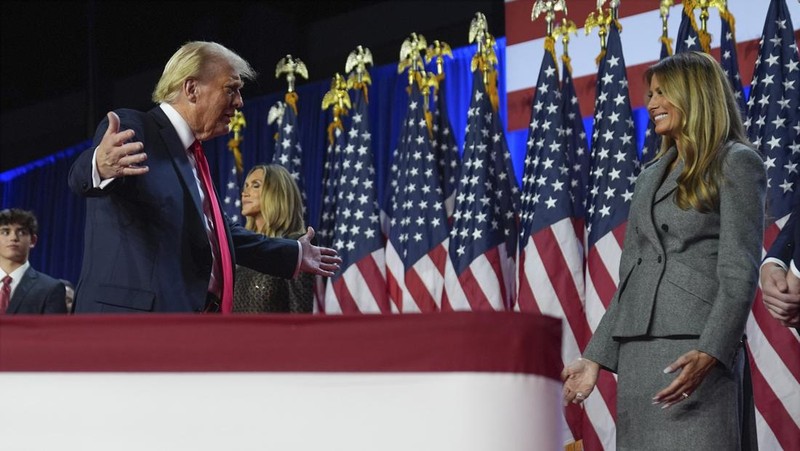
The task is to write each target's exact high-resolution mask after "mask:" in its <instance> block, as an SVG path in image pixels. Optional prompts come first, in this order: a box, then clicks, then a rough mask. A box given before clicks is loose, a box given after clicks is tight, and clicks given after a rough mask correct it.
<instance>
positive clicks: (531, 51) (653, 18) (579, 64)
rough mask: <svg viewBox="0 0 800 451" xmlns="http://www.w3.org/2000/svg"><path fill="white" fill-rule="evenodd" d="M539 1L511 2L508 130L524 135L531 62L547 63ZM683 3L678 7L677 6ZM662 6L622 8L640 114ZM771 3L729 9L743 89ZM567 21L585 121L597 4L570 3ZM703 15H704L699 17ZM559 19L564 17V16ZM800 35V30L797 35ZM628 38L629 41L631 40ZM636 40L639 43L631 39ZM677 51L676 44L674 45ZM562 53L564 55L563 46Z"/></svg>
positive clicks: (533, 71) (674, 27)
mask: <svg viewBox="0 0 800 451" xmlns="http://www.w3.org/2000/svg"><path fill="white" fill-rule="evenodd" d="M533 3H534V0H506V4H505V17H506V73H505V77H506V89H507V91H508V130H519V129H521V128H525V127H527V126H528V122H529V120H530V111H531V99H532V97H533V91H534V89H535V86H536V75H537V74H538V67H536V65H532V64H531V62H536V63H535V64H537V65H538V62H539V61H541V60H542V53H543V52H544V44H543V43H544V34H545V22H544V20H543V19H541V18H540V19H539V20H537V21H535V22H531V20H530V17H531V10H532V9H533ZM676 3H678V2H676ZM658 5H659V2H658V1H656V0H652V1H625V2H621V3H620V7H619V18H620V23H621V24H622V46H623V51H624V53H625V62H626V65H627V69H628V81H629V83H630V86H629V88H630V96H631V97H630V98H631V106H632V107H633V108H634V109H636V108H640V107H643V106H644V101H645V94H646V92H647V89H646V87H645V86H644V83H643V81H642V75H643V74H644V71H645V70H646V69H647V67H648V66H650V65H651V64H653V63H655V62H656V61H658V57H659V53H660V51H661V42H660V41H659V38H660V37H661V17H660V16H659V12H658ZM768 6H769V2H768V1H766V0H765V1H757V2H751V1H747V0H731V1H729V2H728V9H729V10H730V11H731V13H732V14H733V16H734V17H735V18H736V41H737V52H738V54H739V68H740V70H741V77H742V84H743V85H749V83H750V80H751V79H752V77H753V67H754V64H755V59H756V57H757V56H758V41H759V39H760V38H761V32H762V31H763V28H764V17H766V13H767V7H768ZM787 6H788V7H789V10H790V13H791V15H792V17H793V18H795V17H796V18H797V19H796V20H794V21H793V25H794V26H795V29H796V30H797V29H798V28H797V27H798V26H800V4H798V3H797V2H796V1H788V2H787ZM568 7H569V15H568V17H569V18H570V19H571V20H573V21H574V22H575V24H576V25H577V26H579V27H581V28H579V29H578V35H577V36H572V37H571V38H572V39H571V40H570V43H569V54H570V57H571V58H572V74H573V77H574V79H575V90H576V91H577V94H578V99H579V101H580V105H581V113H582V115H583V117H587V116H591V115H592V113H593V110H592V106H593V105H594V96H595V86H596V84H595V80H596V78H597V66H596V65H595V62H594V60H595V57H597V54H598V52H599V49H600V40H599V38H598V37H597V33H592V34H590V35H588V36H587V35H586V33H585V32H584V29H583V28H582V25H583V23H584V21H585V20H586V16H587V15H588V14H589V12H591V11H594V10H595V8H596V2H595V1H588V0H585V1H572V2H568ZM682 8H683V5H681V4H680V3H678V4H676V5H675V6H673V7H672V8H670V16H669V36H670V37H671V38H673V39H674V38H675V36H677V34H678V26H679V25H680V17H681V11H682ZM696 14H699V13H696ZM559 17H560V16H559ZM720 27H721V25H720V20H719V15H718V14H717V13H716V11H715V10H713V9H712V12H711V14H710V17H709V20H708V30H709V31H710V32H711V35H712V36H711V37H712V41H711V54H712V55H713V56H714V57H715V58H717V59H719V45H720V40H719V30H720ZM795 34H796V35H797V34H800V31H796V33H795ZM625 36H628V37H629V39H626V38H625ZM632 36H635V39H634V38H632ZM673 46H674V43H673ZM557 47H559V48H558V49H557V51H558V52H559V54H560V52H561V49H560V46H557Z"/></svg>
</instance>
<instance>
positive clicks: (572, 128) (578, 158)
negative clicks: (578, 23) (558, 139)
mask: <svg viewBox="0 0 800 451" xmlns="http://www.w3.org/2000/svg"><path fill="white" fill-rule="evenodd" d="M563 70H564V74H563V78H562V81H561V93H562V97H561V102H562V104H561V112H562V114H563V115H564V119H563V121H564V143H565V145H566V150H567V159H568V161H569V164H570V169H571V170H570V174H571V179H570V194H571V195H572V205H573V207H572V208H573V212H572V213H573V217H574V218H575V219H576V220H577V224H576V229H577V230H579V231H580V232H579V238H580V240H581V242H582V241H583V227H584V224H585V219H586V187H587V186H589V166H590V165H591V157H590V156H589V148H588V140H587V138H586V129H585V128H584V127H583V117H582V116H581V107H580V104H579V103H578V95H577V94H576V93H575V83H574V82H573V81H572V67H570V64H569V62H568V61H567V60H564V67H563Z"/></svg>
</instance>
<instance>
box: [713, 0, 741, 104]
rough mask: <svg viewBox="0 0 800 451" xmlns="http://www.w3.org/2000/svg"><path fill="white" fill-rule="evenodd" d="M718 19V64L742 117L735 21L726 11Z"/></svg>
mask: <svg viewBox="0 0 800 451" xmlns="http://www.w3.org/2000/svg"><path fill="white" fill-rule="evenodd" d="M719 18H720V22H721V27H720V33H719V34H720V36H719V39H720V45H719V62H720V65H721V66H722V69H723V70H724V71H725V74H726V75H727V76H728V81H730V82H731V87H732V88H733V94H734V95H735V96H736V100H737V101H738V102H739V111H741V112H742V116H744V115H745V114H746V112H747V109H746V108H745V98H744V89H742V77H741V76H740V75H739V56H738V52H737V51H736V35H735V32H736V26H735V23H736V21H735V20H734V18H733V14H732V13H731V12H730V11H728V10H725V11H724V12H720V14H719Z"/></svg>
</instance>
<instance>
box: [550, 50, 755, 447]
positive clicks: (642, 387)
mask: <svg viewBox="0 0 800 451" xmlns="http://www.w3.org/2000/svg"><path fill="white" fill-rule="evenodd" d="M645 76H646V79H647V81H648V83H649V86H650V89H649V94H648V95H649V102H648V104H647V109H648V111H649V113H650V117H651V119H652V120H653V121H654V122H655V130H656V132H657V133H658V134H659V135H661V136H662V144H661V151H660V152H659V155H658V158H656V159H655V160H654V161H653V162H652V163H651V164H649V165H648V166H647V167H646V168H645V169H643V170H642V173H641V174H640V175H639V178H638V180H637V181H636V189H635V193H634V196H633V199H632V201H631V208H630V214H629V218H628V225H627V230H626V234H625V243H624V247H623V252H622V257H621V261H620V266H619V276H620V278H619V285H618V290H617V292H616V294H615V296H614V298H613V299H612V301H611V304H610V305H609V308H608V310H607V311H606V313H605V316H603V319H602V320H601V321H600V324H599V325H598V327H597V330H596V331H595V333H594V335H593V336H592V339H591V341H590V342H589V344H588V346H587V347H586V349H585V351H584V353H583V357H582V358H580V359H578V360H576V361H575V362H572V363H571V364H569V365H568V366H567V367H566V368H564V371H563V372H562V378H563V379H564V381H565V383H564V400H565V402H572V403H581V402H583V400H585V399H586V397H587V396H589V394H590V393H591V392H592V391H593V389H594V386H595V384H596V382H597V375H598V372H599V370H600V369H605V370H607V371H612V372H615V373H617V377H618V385H617V423H616V425H617V449H618V450H629V449H648V450H655V449H664V450H674V449H725V450H734V449H736V450H738V449H741V448H742V431H741V426H740V425H741V418H740V417H741V415H742V412H744V411H745V410H746V409H748V406H744V405H742V404H743V403H742V401H741V397H740V393H741V389H742V378H743V373H744V365H743V359H744V356H743V353H744V350H743V347H742V336H743V333H744V328H745V323H746V321H747V316H748V314H749V312H750V306H751V303H752V301H753V297H754V294H755V290H756V286H757V284H758V267H759V263H760V261H761V242H762V237H763V224H764V199H765V193H766V171H765V168H764V163H763V161H762V159H761V157H760V156H759V154H758V153H756V151H754V150H753V149H752V147H751V145H750V144H749V143H748V141H747V138H746V136H745V132H744V127H743V125H742V120H741V117H740V113H739V109H738V106H737V103H736V101H735V98H734V95H733V91H732V89H731V87H730V85H729V83H728V81H727V77H726V76H725V73H724V72H723V71H722V68H721V67H720V66H719V64H718V63H717V62H716V61H715V60H714V59H713V58H712V57H711V56H709V55H707V54H704V53H695V52H684V53H679V54H676V55H674V56H671V57H668V58H665V59H663V60H662V61H660V62H659V63H657V64H655V65H654V66H652V67H650V68H649V69H648V70H647V72H646V74H645ZM749 408H752V404H751V405H750V407H749Z"/></svg>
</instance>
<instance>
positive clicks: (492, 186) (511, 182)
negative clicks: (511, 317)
mask: <svg viewBox="0 0 800 451" xmlns="http://www.w3.org/2000/svg"><path fill="white" fill-rule="evenodd" d="M472 83H473V88H472V100H471V103H470V108H469V110H468V112H467V129H466V138H465V140H464V158H463V160H462V166H461V175H460V179H459V183H458V188H457V189H456V203H455V213H454V214H453V229H452V231H451V234H450V244H449V253H450V259H449V262H450V263H451V264H450V265H448V271H447V273H446V275H445V285H446V286H445V290H446V298H445V300H443V302H442V308H443V309H445V308H447V309H454V310H470V309H471V310H507V309H510V308H511V306H512V305H513V297H514V295H515V288H514V279H515V277H516V271H515V266H516V265H515V255H516V247H517V215H516V212H515V211H514V205H517V204H518V202H519V201H518V196H519V189H518V188H517V183H516V180H515V177H514V171H513V170H511V158H510V156H509V153H508V146H507V144H506V140H505V136H504V135H503V132H502V129H503V127H502V125H501V124H500V121H499V117H498V115H497V113H496V112H495V111H494V109H493V107H492V104H491V102H490V100H489V94H488V92H487V89H486V86H485V85H484V81H483V74H482V73H481V71H480V70H478V71H476V72H475V73H474V75H473V78H472ZM451 270H452V271H454V272H452V273H451V272H450V271H451Z"/></svg>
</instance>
